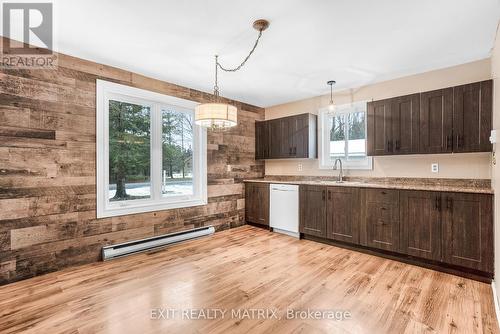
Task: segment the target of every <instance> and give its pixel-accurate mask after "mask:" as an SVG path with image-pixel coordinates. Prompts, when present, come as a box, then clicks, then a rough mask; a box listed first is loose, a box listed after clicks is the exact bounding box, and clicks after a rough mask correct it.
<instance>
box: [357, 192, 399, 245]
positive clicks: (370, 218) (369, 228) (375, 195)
mask: <svg viewBox="0 0 500 334" xmlns="http://www.w3.org/2000/svg"><path fill="white" fill-rule="evenodd" d="M361 203H362V206H363V207H362V210H361V224H362V225H361V226H362V231H361V232H362V233H361V244H362V245H365V246H368V247H372V248H377V249H382V250H388V251H394V252H397V251H398V250H399V191H397V190H388V189H364V190H363V191H362V199H361Z"/></svg>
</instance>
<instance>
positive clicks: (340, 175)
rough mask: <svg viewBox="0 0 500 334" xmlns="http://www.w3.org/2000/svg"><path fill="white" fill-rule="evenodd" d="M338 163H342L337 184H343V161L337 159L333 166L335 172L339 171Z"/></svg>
mask: <svg viewBox="0 0 500 334" xmlns="http://www.w3.org/2000/svg"><path fill="white" fill-rule="evenodd" d="M337 163H340V171H339V179H338V180H337V183H342V182H344V180H342V177H343V174H344V169H343V168H342V160H340V159H335V163H334V164H333V170H337Z"/></svg>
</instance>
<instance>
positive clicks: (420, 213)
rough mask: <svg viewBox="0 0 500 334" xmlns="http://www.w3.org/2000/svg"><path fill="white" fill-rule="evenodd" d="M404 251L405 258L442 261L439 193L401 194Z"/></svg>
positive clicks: (401, 241) (409, 192) (401, 228)
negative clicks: (413, 257) (412, 257)
mask: <svg viewBox="0 0 500 334" xmlns="http://www.w3.org/2000/svg"><path fill="white" fill-rule="evenodd" d="M399 198H400V202H399V205H400V213H401V215H400V221H401V225H400V230H401V237H400V247H401V252H402V253H404V254H408V255H412V256H416V257H420V258H424V259H429V260H436V261H440V260H441V244H442V243H441V230H442V227H443V225H442V219H441V210H442V199H441V193H439V192H428V191H401V192H400V197H399Z"/></svg>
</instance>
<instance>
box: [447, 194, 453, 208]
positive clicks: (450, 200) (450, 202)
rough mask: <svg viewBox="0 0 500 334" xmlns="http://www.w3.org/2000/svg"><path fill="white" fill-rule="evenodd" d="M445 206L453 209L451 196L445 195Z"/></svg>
mask: <svg viewBox="0 0 500 334" xmlns="http://www.w3.org/2000/svg"><path fill="white" fill-rule="evenodd" d="M446 208H447V209H448V210H453V199H452V198H451V197H446Z"/></svg>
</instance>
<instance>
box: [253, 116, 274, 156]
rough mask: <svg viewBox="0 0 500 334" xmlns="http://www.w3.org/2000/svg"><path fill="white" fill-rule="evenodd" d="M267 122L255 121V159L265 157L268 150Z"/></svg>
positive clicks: (267, 154)
mask: <svg viewBox="0 0 500 334" xmlns="http://www.w3.org/2000/svg"><path fill="white" fill-rule="evenodd" d="M268 142H269V122H255V159H266V158H267V157H268V156H269V154H270V152H269V145H267V143H268Z"/></svg>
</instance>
